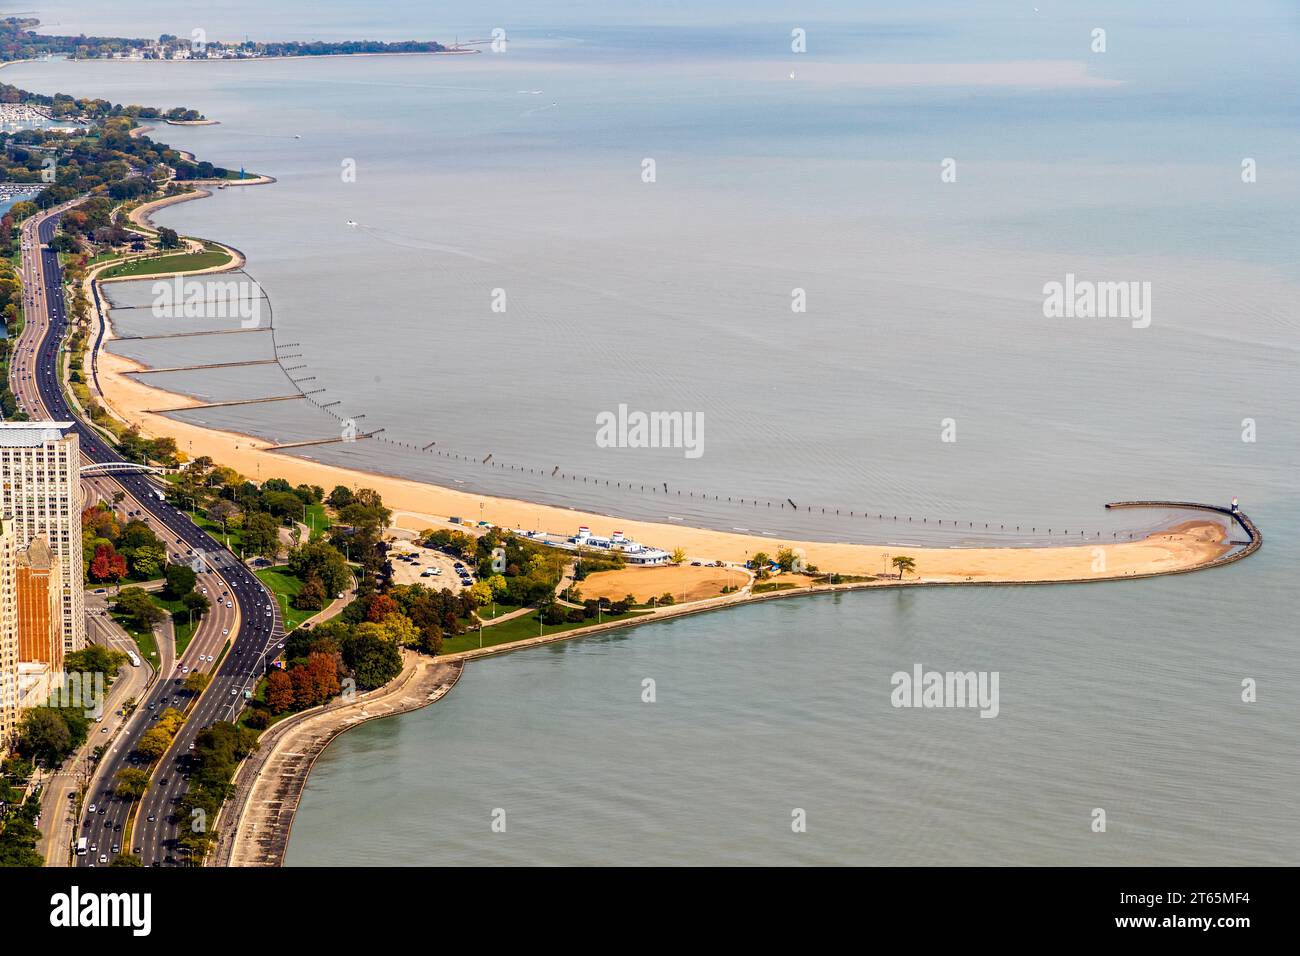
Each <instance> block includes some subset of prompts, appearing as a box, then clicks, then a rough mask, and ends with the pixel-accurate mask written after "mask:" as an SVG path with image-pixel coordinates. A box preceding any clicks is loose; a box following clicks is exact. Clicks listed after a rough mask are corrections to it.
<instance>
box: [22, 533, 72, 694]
mask: <svg viewBox="0 0 1300 956" xmlns="http://www.w3.org/2000/svg"><path fill="white" fill-rule="evenodd" d="M17 565H18V566H17V571H16V573H15V577H16V587H17V594H18V661H19V663H22V664H48V665H49V669H50V672H51V673H57V672H59V671H62V670H63V607H62V604H63V602H62V596H63V573H62V569H61V568H60V567H59V559H58V558H57V557H56V556H55V554H54V552H53V551H51V550H50V546H49V544H48V543H46V541H45V539H44V538H40V537H37V538H32V540H31V542H30V543H28V545H27V547H25V548H23V549H22V550H20V551H19V552H18V555H17Z"/></svg>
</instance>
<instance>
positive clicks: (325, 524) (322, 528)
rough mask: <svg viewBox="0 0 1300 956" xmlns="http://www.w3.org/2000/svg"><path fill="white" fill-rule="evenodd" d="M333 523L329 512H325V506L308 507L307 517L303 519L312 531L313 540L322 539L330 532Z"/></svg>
mask: <svg viewBox="0 0 1300 956" xmlns="http://www.w3.org/2000/svg"><path fill="white" fill-rule="evenodd" d="M332 523H333V522H331V521H330V516H329V512H328V511H326V510H325V506H324V505H308V506H307V517H306V518H304V519H303V524H305V525H306V526H307V527H308V528H310V529H311V536H312V539H313V540H315V539H316V538H319V537H321V536H322V535H323V534H324V533H325V532H326V531H328V530H329V529H330V525H331V524H332Z"/></svg>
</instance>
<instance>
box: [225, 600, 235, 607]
mask: <svg viewBox="0 0 1300 956" xmlns="http://www.w3.org/2000/svg"><path fill="white" fill-rule="evenodd" d="M226 607H234V605H233V604H231V603H230V602H229V601H227V602H226Z"/></svg>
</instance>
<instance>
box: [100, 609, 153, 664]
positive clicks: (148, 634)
mask: <svg viewBox="0 0 1300 956" xmlns="http://www.w3.org/2000/svg"><path fill="white" fill-rule="evenodd" d="M108 613H109V616H110V617H112V618H113V620H115V621H117V623H118V624H121V625H122V629H123V630H125V631H126V633H128V634H130V635H131V639H132V640H134V641H135V646H136V647H137V648H139V650H140V657H141V659H142V660H146V661H148V662H149V663H150V664H152V665H153V666H154V667H157V666H158V641H157V639H156V638H155V637H154V636H153V631H141V630H139V629H138V628H137V627H136V626H135V622H134V621H131V620H129V619H128V618H127V617H126V616H125V615H122V614H118V613H117V612H116V611H112V610H110V611H109V612H108Z"/></svg>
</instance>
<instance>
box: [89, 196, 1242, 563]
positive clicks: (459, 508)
mask: <svg viewBox="0 0 1300 956" xmlns="http://www.w3.org/2000/svg"><path fill="white" fill-rule="evenodd" d="M273 181H274V180H273V179H271V178H270V177H264V178H262V179H260V180H258V182H273ZM247 184H248V185H253V184H255V183H253V182H252V181H249V182H248V183H247ZM207 195H210V194H209V193H208V192H206V191H205V190H198V191H196V192H194V193H186V194H183V195H180V196H169V197H164V198H162V199H158V200H154V201H152V202H149V203H144V204H142V205H141V206H139V207H138V208H136V209H134V210H132V213H131V217H130V218H131V221H132V222H133V223H135V224H136V225H139V226H143V227H144V228H147V229H148V228H154V224H153V223H152V222H151V221H150V220H149V215H150V213H152V212H153V211H155V210H157V209H160V208H163V207H164V206H167V205H171V204H173V203H176V202H185V201H188V200H191V199H201V198H204V197H205V196H207ZM227 248H228V247H227ZM231 251H232V254H234V255H236V256H237V257H238V258H237V262H236V263H235V264H233V265H228V266H225V267H216V268H215V269H209V270H204V271H208V272H211V271H228V270H230V269H233V268H239V267H242V266H243V265H244V262H243V256H242V255H239V254H238V253H237V252H235V251H234V250H231ZM135 278H147V277H135ZM88 281H92V280H89V279H88ZM113 336H114V333H113V330H112V325H111V323H109V327H108V329H107V331H106V334H105V340H108V339H111V338H113ZM92 340H93V339H92ZM142 368H144V366H142V365H139V364H138V363H136V362H133V361H131V360H130V359H126V358H124V357H122V356H118V355H114V354H112V353H111V352H107V351H103V350H101V351H100V352H99V359H98V384H99V390H100V398H101V400H102V401H103V402H104V404H105V405H106V406H107V407H108V408H109V410H110V411H111V412H112V413H113V414H115V415H116V416H117V417H118V418H119V419H121V420H123V421H126V422H130V423H132V424H135V425H137V426H139V428H140V430H141V431H142V432H144V433H145V434H147V435H152V436H168V437H171V438H173V439H175V441H176V445H177V447H178V448H179V449H180V450H181V451H183V452H185V453H186V454H188V455H190V456H191V457H198V456H201V455H206V456H208V457H210V458H211V459H212V460H213V461H216V462H218V463H220V464H222V465H226V466H229V467H231V468H234V469H235V470H237V471H239V472H240V473H241V474H243V475H246V476H248V477H250V478H253V479H255V480H256V479H258V478H259V476H260V478H272V477H280V478H285V479H287V480H288V481H290V482H292V483H294V484H299V483H307V484H315V485H320V486H321V487H323V488H325V489H326V490H328V489H330V488H332V487H334V486H335V485H340V484H341V485H349V486H352V487H354V488H355V487H370V488H374V489H375V490H377V491H378V492H379V493H380V494H381V495H382V496H383V498H384V502H385V503H386V504H387V505H388V506H389V507H390V508H391V509H392V510H393V523H394V525H396V526H397V527H401V528H407V529H411V530H417V531H418V530H421V529H423V528H428V527H435V526H440V525H443V526H445V525H446V524H447V519H448V517H449V516H453V515H459V516H465V517H467V518H469V517H473V518H475V519H477V518H478V517H479V516H480V514H481V515H482V517H483V518H485V519H486V520H488V521H490V522H492V523H493V524H496V525H501V526H504V527H511V528H528V529H539V530H543V531H548V532H563V533H573V532H575V531H576V530H577V528H578V526H579V525H586V526H588V527H589V528H591V530H592V533H593V534H597V535H607V534H610V533H611V532H613V531H622V532H624V534H626V535H627V536H628V537H629V538H632V539H634V540H637V541H641V542H644V543H646V544H650V545H653V546H655V547H658V548H663V549H665V550H667V551H673V550H674V549H677V548H681V549H682V550H683V551H685V552H686V555H687V560H688V561H695V560H698V561H705V562H711V561H727V562H743V561H745V560H747V559H748V557H749V556H750V555H751V554H754V553H756V552H759V551H762V552H765V553H767V554H768V555H775V554H776V552H777V551H778V550H779V549H780V548H782V547H786V546H788V547H792V548H795V549H802V551H803V553H804V560H805V561H806V563H808V564H811V565H815V566H816V567H817V568H819V569H820V570H822V571H835V572H837V573H840V574H879V573H882V572H884V571H886V570H891V569H890V568H889V563H888V562H889V559H890V557H891V556H896V555H898V554H900V553H904V552H905V553H906V554H908V555H910V556H911V557H912V558H913V559H914V560H915V561H916V571H915V574H914V575H910V576H909V577H910V578H912V579H916V580H922V581H934V582H944V581H954V582H956V581H971V582H984V583H993V582H1007V583H1016V582H1027V581H1071V580H1104V579H1113V578H1125V577H1132V576H1135V575H1145V574H1153V573H1155V574H1159V573H1169V572H1175V571H1180V570H1186V569H1189V568H1193V567H1197V566H1199V565H1202V564H1205V563H1207V562H1209V561H1212V560H1214V559H1215V558H1217V557H1219V556H1221V555H1223V554H1225V553H1226V552H1227V551H1228V550H1230V545H1229V544H1228V543H1227V542H1228V529H1227V527H1226V521H1220V520H1215V519H1213V518H1210V517H1208V516H1207V517H1204V518H1197V519H1194V520H1191V521H1185V522H1183V523H1181V524H1179V525H1177V526H1176V527H1173V528H1169V529H1167V530H1162V531H1160V532H1157V533H1154V534H1151V535H1149V536H1147V537H1146V538H1144V539H1142V540H1137V541H1126V542H1114V543H1109V544H1107V543H1102V542H1093V543H1086V544H1085V543H1081V544H1080V545H1077V546H1051V547H1032V548H1031V547H1006V548H993V547H990V548H920V547H916V548H911V547H909V548H905V549H900V548H899V547H898V546H896V545H862V544H846V543H835V542H826V541H809V540H799V539H794V538H791V539H779V538H770V537H764V536H758V535H750V534H741V533H736V532H725V531H715V530H711V529H705V528H692V527H686V526H682V525H677V524H667V523H655V522H646V521H632V520H625V519H621V518H609V517H606V516H605V515H601V514H595V513H591V512H583V511H577V510H573V509H569V508H557V507H554V506H551V505H543V504H535V503H533V502H527V501H517V500H512V499H507V498H498V497H493V496H490V495H480V494H473V493H470V492H466V491H459V490H456V489H453V488H445V487H442V486H439V485H434V484H428V483H423V482H418V481H412V480H410V479H404V478H395V477H391V476H386V475H379V474H372V473H369V472H364V471H358V470H353V469H348V468H341V467H338V466H335V465H326V464H322V463H320V462H315V461H309V460H306V459H302V458H298V457H295V456H292V455H289V454H285V453H283V452H272V451H268V450H267V448H268V446H269V445H270V444H271V443H269V442H266V441H263V440H261V439H258V438H253V437H250V436H248V435H241V434H238V433H234V432H226V431H217V430H214V429H209V428H201V427H199V426H196V425H191V424H189V423H186V422H179V421H175V420H173V419H170V418H167V417H165V416H163V415H158V414H155V413H154V412H153V410H155V409H159V408H180V407H189V406H193V405H198V404H201V403H200V402H198V401H196V400H195V399H193V398H190V397H188V396H184V395H177V394H175V393H171V392H167V391H165V390H162V389H158V388H154V387H151V386H148V385H145V384H143V383H141V382H140V381H139V380H137V379H135V378H132V377H130V375H129V373H130V372H133V371H139V370H141V369H142ZM1103 504H1104V502H1098V503H1097V507H1098V508H1100V507H1102V505H1103ZM480 505H481V506H482V508H481V510H480ZM539 522H540V527H539Z"/></svg>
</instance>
